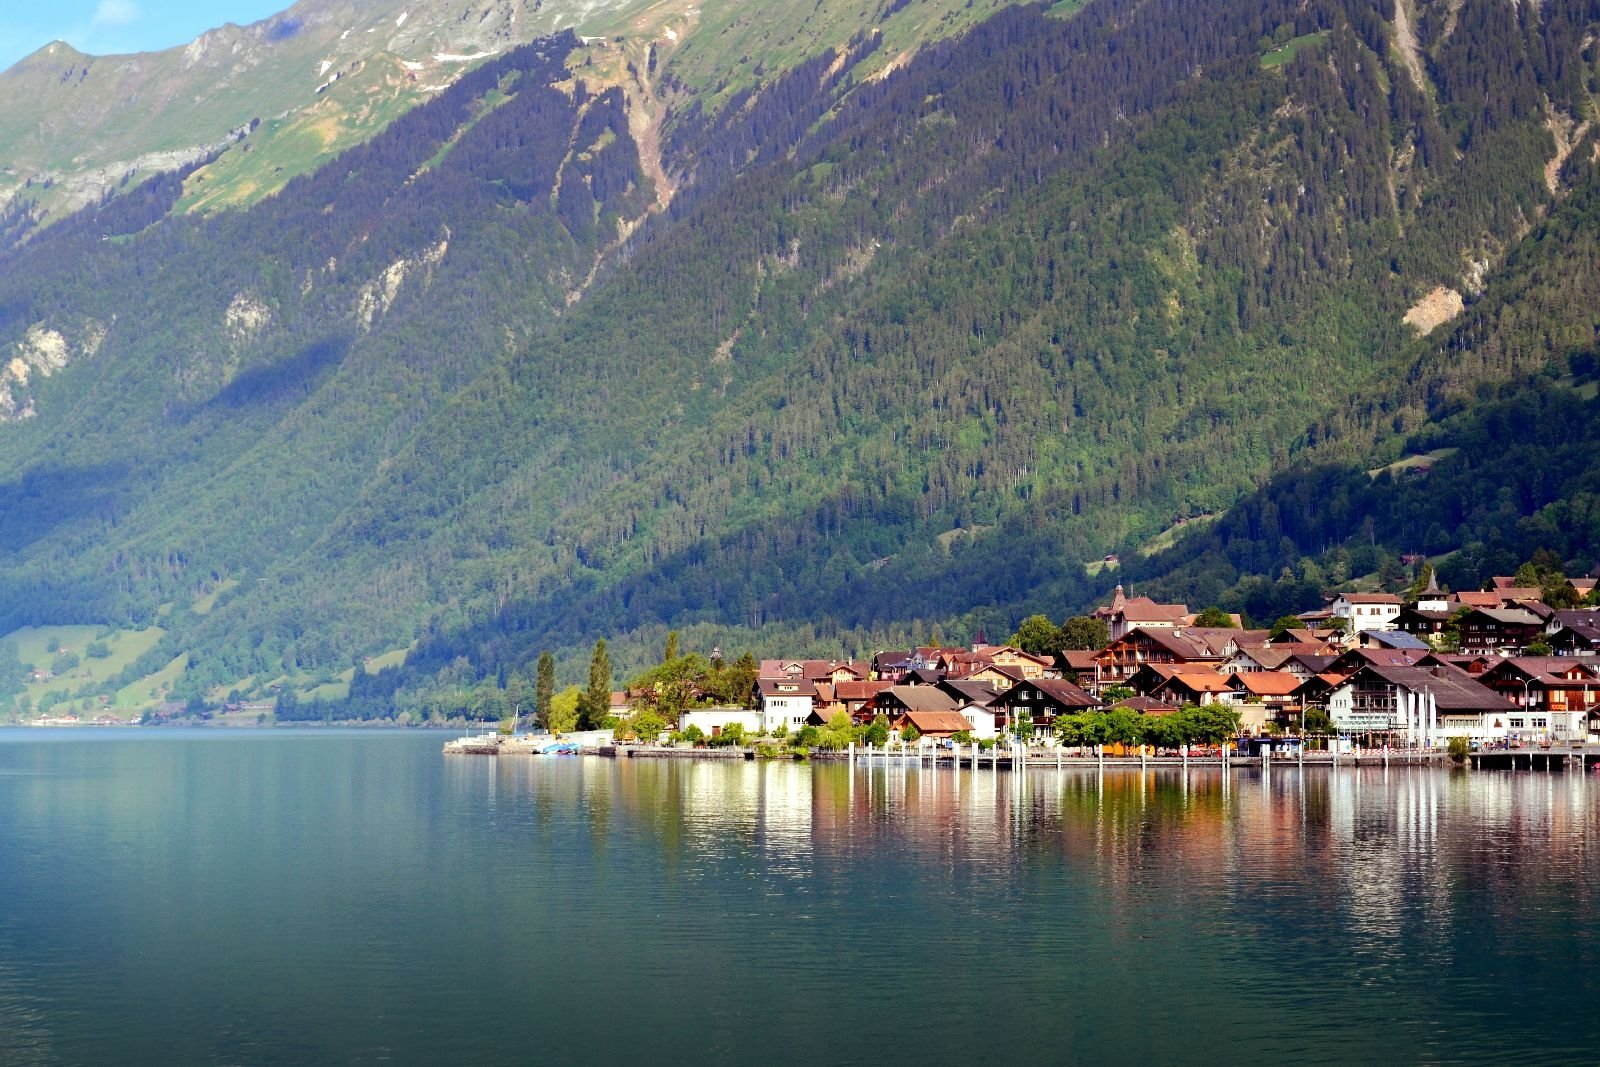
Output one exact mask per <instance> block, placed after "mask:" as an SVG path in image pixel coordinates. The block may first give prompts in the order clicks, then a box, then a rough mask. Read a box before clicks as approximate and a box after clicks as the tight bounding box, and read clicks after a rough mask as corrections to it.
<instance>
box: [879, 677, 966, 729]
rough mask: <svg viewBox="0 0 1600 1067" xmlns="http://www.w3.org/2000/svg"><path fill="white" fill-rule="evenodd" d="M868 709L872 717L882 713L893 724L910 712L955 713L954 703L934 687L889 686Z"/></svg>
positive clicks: (942, 691) (952, 699) (948, 696)
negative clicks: (870, 710)
mask: <svg viewBox="0 0 1600 1067" xmlns="http://www.w3.org/2000/svg"><path fill="white" fill-rule="evenodd" d="M869 707H870V708H871V709H872V715H877V714H878V713H879V712H882V713H883V714H885V715H887V716H888V717H889V721H890V722H894V721H895V720H896V719H898V718H900V716H902V715H904V714H906V713H907V712H911V711H918V712H921V711H955V710H956V701H955V699H954V698H953V697H951V696H950V694H949V693H946V692H945V691H944V690H943V689H940V688H939V687H938V686H936V685H891V686H890V687H889V688H887V689H885V690H883V691H882V692H880V693H878V694H877V695H876V696H874V697H873V698H872V703H871V704H870V705H869ZM872 715H869V716H868V718H871V717H872Z"/></svg>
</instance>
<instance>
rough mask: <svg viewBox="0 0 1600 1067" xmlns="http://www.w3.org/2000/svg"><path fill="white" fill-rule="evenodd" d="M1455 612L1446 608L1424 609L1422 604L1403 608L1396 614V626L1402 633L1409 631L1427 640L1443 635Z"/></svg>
mask: <svg viewBox="0 0 1600 1067" xmlns="http://www.w3.org/2000/svg"><path fill="white" fill-rule="evenodd" d="M1453 614H1454V613H1453V612H1450V611H1448V610H1446V609H1444V608H1438V609H1434V608H1427V609H1424V608H1422V607H1420V606H1419V607H1408V608H1401V609H1400V614H1399V615H1397V616H1395V620H1394V627H1395V629H1396V630H1398V631H1399V632H1401V633H1408V634H1411V635H1412V636H1414V637H1420V638H1422V639H1423V640H1424V641H1427V640H1429V639H1430V638H1438V637H1441V636H1443V634H1444V631H1445V629H1446V628H1447V627H1449V625H1450V619H1451V618H1452V617H1453Z"/></svg>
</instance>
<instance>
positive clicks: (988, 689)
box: [939, 678, 1010, 708]
mask: <svg viewBox="0 0 1600 1067" xmlns="http://www.w3.org/2000/svg"><path fill="white" fill-rule="evenodd" d="M939 688H940V689H943V690H944V691H945V692H946V693H948V694H950V699H952V700H954V701H955V702H956V703H957V704H976V705H978V706H979V707H983V708H986V707H988V706H989V705H990V704H993V703H994V702H995V700H996V698H998V697H999V696H1000V692H999V690H997V689H995V688H994V687H993V686H991V685H989V684H988V683H987V682H980V681H977V680H975V679H972V678H946V679H945V680H944V681H942V682H940V683H939ZM1006 688H1008V689H1009V688H1010V686H1007V687H1006Z"/></svg>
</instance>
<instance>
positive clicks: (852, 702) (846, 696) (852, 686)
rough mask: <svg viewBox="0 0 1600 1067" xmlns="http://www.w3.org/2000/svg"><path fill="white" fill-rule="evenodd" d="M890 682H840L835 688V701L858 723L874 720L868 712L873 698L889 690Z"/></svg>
mask: <svg viewBox="0 0 1600 1067" xmlns="http://www.w3.org/2000/svg"><path fill="white" fill-rule="evenodd" d="M890 684H891V683H889V682H839V683H838V684H836V685H835V686H834V687H833V699H834V702H835V703H836V704H838V705H839V707H840V708H841V709H842V710H844V711H846V712H848V713H849V715H850V718H851V719H853V720H854V721H856V722H866V721H868V720H870V719H871V718H872V715H871V713H870V712H869V711H868V710H867V709H868V707H869V705H871V703H872V698H873V697H875V696H877V695H878V694H879V693H881V692H883V691H884V690H885V689H887V688H889V686H890Z"/></svg>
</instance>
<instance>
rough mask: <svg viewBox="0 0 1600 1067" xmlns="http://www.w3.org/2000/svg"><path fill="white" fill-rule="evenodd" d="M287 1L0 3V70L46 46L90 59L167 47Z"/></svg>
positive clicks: (245, 20)
mask: <svg viewBox="0 0 1600 1067" xmlns="http://www.w3.org/2000/svg"><path fill="white" fill-rule="evenodd" d="M292 2H293V0H0V70H4V69H5V68H7V67H9V66H11V64H13V63H15V62H16V61H17V60H19V59H21V58H22V57H23V56H25V55H27V54H29V53H30V52H34V51H36V50H38V49H39V48H42V47H43V46H44V45H47V44H49V43H50V42H51V41H56V40H61V41H66V42H67V43H68V44H70V45H72V46H73V47H74V48H77V49H79V50H81V51H84V52H88V53H90V54H92V55H108V54H112V53H118V52H148V51H152V50H154V49H158V48H171V47H172V46H173V45H177V44H183V43H185V42H187V41H191V40H193V39H194V38H195V37H197V36H199V35H200V33H201V32H203V31H205V30H209V29H211V28H213V27H215V26H220V25H222V24H223V23H224V22H237V23H240V24H244V23H249V22H255V21H256V20H258V19H264V18H266V17H267V16H268V15H272V14H275V13H277V12H279V11H282V10H284V9H285V8H287V7H288V6H289V5H290V4H291V3H292Z"/></svg>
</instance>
